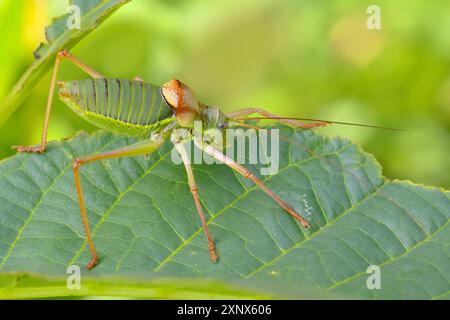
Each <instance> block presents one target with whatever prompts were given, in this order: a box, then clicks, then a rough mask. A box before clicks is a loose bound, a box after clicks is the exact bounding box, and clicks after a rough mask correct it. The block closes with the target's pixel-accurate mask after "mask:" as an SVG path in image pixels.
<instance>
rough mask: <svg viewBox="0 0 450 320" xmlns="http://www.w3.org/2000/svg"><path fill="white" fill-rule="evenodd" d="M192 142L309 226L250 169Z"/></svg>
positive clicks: (196, 141)
mask: <svg viewBox="0 0 450 320" xmlns="http://www.w3.org/2000/svg"><path fill="white" fill-rule="evenodd" d="M194 143H195V144H196V145H197V146H198V147H199V148H200V149H202V150H203V151H205V152H206V153H207V154H209V155H210V156H212V157H214V158H216V159H217V160H219V161H221V162H223V163H225V164H226V165H227V166H229V167H230V168H232V169H233V170H236V171H237V172H238V173H240V174H241V175H242V176H243V177H245V178H247V179H250V180H252V181H253V182H254V183H255V184H256V185H257V186H258V187H260V188H261V189H262V190H263V191H264V192H265V193H267V194H268V195H269V196H270V197H271V198H272V199H273V200H275V202H276V203H278V204H279V205H280V206H281V207H282V208H283V209H284V210H286V212H287V213H289V214H290V215H291V216H292V217H293V218H294V219H296V220H298V221H299V222H300V223H301V225H302V226H303V227H305V228H309V222H308V221H306V220H305V219H304V218H302V217H301V216H300V215H299V214H298V213H297V212H295V210H294V209H292V208H291V207H290V206H289V205H288V204H287V203H286V202H284V201H283V200H281V199H280V198H279V197H278V196H277V195H276V194H275V193H273V191H272V190H270V189H269V188H268V187H266V185H265V184H264V183H263V182H262V181H261V180H259V179H258V178H257V177H256V176H255V175H254V174H253V173H252V172H251V171H250V170H248V169H247V168H245V167H243V166H242V165H240V164H239V163H237V162H235V161H234V160H233V159H231V158H229V157H227V156H226V155H224V154H223V153H222V152H220V151H219V150H217V149H215V148H213V147H212V146H210V145H208V144H205V143H203V142H202V141H199V140H197V139H194Z"/></svg>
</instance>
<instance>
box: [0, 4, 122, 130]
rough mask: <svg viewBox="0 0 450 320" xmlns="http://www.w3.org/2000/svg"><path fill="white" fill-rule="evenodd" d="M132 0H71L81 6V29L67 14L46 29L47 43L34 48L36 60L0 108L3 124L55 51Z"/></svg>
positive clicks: (33, 84) (68, 46)
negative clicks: (72, 25)
mask: <svg viewBox="0 0 450 320" xmlns="http://www.w3.org/2000/svg"><path fill="white" fill-rule="evenodd" d="M129 1H130V0H69V5H74V6H78V7H79V8H80V13H81V17H80V29H69V28H68V27H67V19H68V18H69V16H70V14H69V13H67V14H64V15H62V16H60V17H57V18H55V19H54V20H53V22H52V24H51V25H49V26H48V27H47V28H46V29H45V36H46V39H47V42H48V43H41V45H40V46H39V48H37V49H36V51H35V52H34V56H35V58H36V60H35V61H34V63H33V64H32V65H31V66H30V67H29V68H28V69H27V70H26V71H25V73H24V74H23V75H22V77H21V78H20V79H19V81H18V82H17V83H16V84H15V85H14V87H13V88H12V90H11V91H10V92H9V94H8V95H7V96H6V98H5V99H4V101H3V102H2V104H1V108H0V127H1V126H2V125H3V124H4V123H5V122H6V120H8V118H9V117H10V116H11V114H12V113H13V112H14V111H15V110H16V108H17V107H18V106H19V105H20V104H21V103H22V102H23V100H25V98H26V97H27V96H28V95H29V94H30V93H31V90H32V89H33V88H34V86H35V85H36V84H37V83H38V82H39V80H41V78H42V77H43V76H44V75H45V74H46V73H47V72H48V70H49V69H50V68H51V67H52V66H53V63H54V60H55V57H56V53H57V52H59V51H61V50H63V49H64V48H67V49H70V48H72V47H73V46H74V45H75V44H77V43H78V42H79V41H80V40H81V39H83V38H84V37H85V36H86V35H88V34H89V33H90V32H91V31H93V30H94V29H95V28H97V27H98V26H99V25H100V24H101V23H102V22H103V21H104V20H105V19H106V18H108V17H109V16H110V15H111V14H112V13H113V12H114V11H116V10H117V9H118V8H119V7H120V6H122V5H124V4H125V3H127V2H129Z"/></svg>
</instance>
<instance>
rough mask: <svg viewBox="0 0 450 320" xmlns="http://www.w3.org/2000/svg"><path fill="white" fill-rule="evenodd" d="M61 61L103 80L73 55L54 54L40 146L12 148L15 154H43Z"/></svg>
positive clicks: (64, 52)
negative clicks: (66, 61)
mask: <svg viewBox="0 0 450 320" xmlns="http://www.w3.org/2000/svg"><path fill="white" fill-rule="evenodd" d="M62 59H67V60H69V61H71V62H72V63H73V64H75V65H76V66H77V67H79V68H80V69H81V70H83V71H85V72H86V73H87V74H89V75H90V76H91V77H93V78H104V76H103V75H102V74H100V73H98V72H97V71H95V70H94V69H92V68H90V67H88V66H87V65H85V64H84V63H83V62H81V61H80V60H78V59H77V58H76V57H75V56H74V55H72V54H71V53H70V52H69V51H67V50H63V51H60V52H58V53H57V54H56V59H55V64H54V66H53V73H52V80H51V82H50V90H49V93H48V98H47V106H46V108H45V118H44V127H43V129H42V136H41V144H40V145H39V146H29V147H26V146H13V147H12V148H13V149H17V152H35V153H43V152H44V151H45V147H46V145H47V129H48V123H49V120H50V111H51V109H52V103H53V95H54V91H55V83H56V76H57V75H58V70H59V65H60V62H61V60H62Z"/></svg>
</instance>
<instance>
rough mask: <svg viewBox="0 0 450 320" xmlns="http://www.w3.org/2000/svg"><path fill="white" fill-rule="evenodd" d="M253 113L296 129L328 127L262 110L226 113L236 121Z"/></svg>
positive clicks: (246, 109)
mask: <svg viewBox="0 0 450 320" xmlns="http://www.w3.org/2000/svg"><path fill="white" fill-rule="evenodd" d="M254 113H257V114H260V115H261V116H263V117H268V118H270V119H273V120H276V121H279V122H282V123H285V124H287V125H291V126H294V127H298V128H303V129H312V128H316V127H324V126H327V125H329V123H328V122H325V121H323V122H321V121H318V122H313V123H304V122H301V121H299V120H294V119H284V118H282V117H280V116H277V115H275V114H273V113H270V112H268V111H266V110H264V109H261V108H245V109H240V110H236V111H234V112H231V113H228V114H227V117H228V118H231V119H236V120H237V119H239V118H241V117H245V116H248V115H251V114H254Z"/></svg>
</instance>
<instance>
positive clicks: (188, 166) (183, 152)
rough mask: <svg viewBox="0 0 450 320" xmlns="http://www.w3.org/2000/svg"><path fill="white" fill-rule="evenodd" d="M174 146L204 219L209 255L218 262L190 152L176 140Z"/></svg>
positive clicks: (201, 217)
mask: <svg viewBox="0 0 450 320" xmlns="http://www.w3.org/2000/svg"><path fill="white" fill-rule="evenodd" d="M174 146H175V148H176V149H177V151H178V153H179V154H180V156H181V159H182V160H183V164H184V167H185V169H186V173H187V176H188V182H189V189H190V190H191V193H192V196H193V198H194V201H195V205H196V207H197V212H198V215H199V216H200V220H201V221H202V226H203V230H204V232H205V236H206V240H207V241H208V249H209V255H210V257H211V261H212V262H217V260H218V259H219V258H218V256H217V253H216V248H215V246H214V241H213V239H212V237H211V234H210V233H209V230H208V225H207V223H206V219H205V214H204V213H203V209H202V205H201V204H200V199H199V197H198V189H197V184H196V183H195V179H194V173H193V172H192V167H191V164H190V161H189V157H188V154H187V152H186V149H185V148H184V145H183V144H181V143H176V142H175V143H174Z"/></svg>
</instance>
